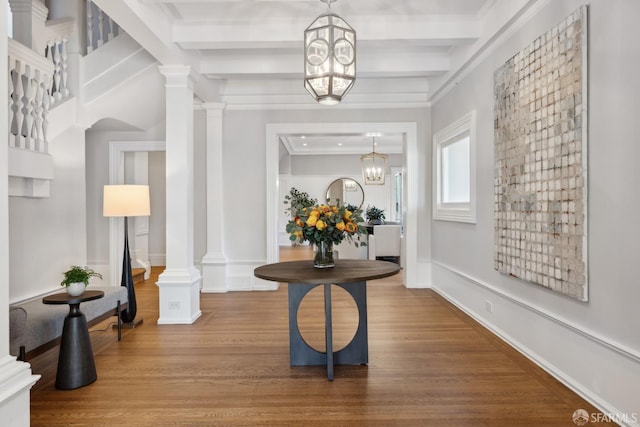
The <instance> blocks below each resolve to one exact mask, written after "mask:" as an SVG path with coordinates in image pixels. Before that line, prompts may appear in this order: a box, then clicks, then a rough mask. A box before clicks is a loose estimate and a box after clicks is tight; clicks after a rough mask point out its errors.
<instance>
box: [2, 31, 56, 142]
mask: <svg viewBox="0 0 640 427" xmlns="http://www.w3.org/2000/svg"><path fill="white" fill-rule="evenodd" d="M8 42H9V43H8V53H9V146H10V147H13V148H19V149H23V150H29V151H36V152H40V153H48V152H49V143H48V141H47V126H48V119H47V117H48V115H49V108H50V107H51V102H52V96H51V95H50V87H51V83H52V81H53V72H54V65H53V63H51V62H50V61H48V60H47V58H45V57H44V56H42V55H39V54H38V53H36V52H34V51H33V50H31V49H30V48H28V47H26V46H24V45H23V44H21V43H19V42H17V41H15V40H12V39H9V40H8Z"/></svg>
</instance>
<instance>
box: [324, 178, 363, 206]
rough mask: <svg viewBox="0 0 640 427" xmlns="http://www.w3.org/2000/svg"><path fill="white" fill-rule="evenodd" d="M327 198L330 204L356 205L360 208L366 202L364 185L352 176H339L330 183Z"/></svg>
mask: <svg viewBox="0 0 640 427" xmlns="http://www.w3.org/2000/svg"><path fill="white" fill-rule="evenodd" d="M327 200H328V201H329V204H332V205H334V204H337V203H338V200H340V204H341V205H355V206H357V207H358V208H361V207H362V203H364V190H363V189H362V186H361V185H360V184H359V183H358V182H357V181H355V180H353V179H351V178H338V179H336V180H335V181H333V182H332V183H331V184H329V187H328V188H327Z"/></svg>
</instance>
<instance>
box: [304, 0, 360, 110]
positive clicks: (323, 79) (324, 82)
mask: <svg viewBox="0 0 640 427" xmlns="http://www.w3.org/2000/svg"><path fill="white" fill-rule="evenodd" d="M321 1H322V2H324V3H327V4H328V5H329V11H328V12H327V13H325V14H324V15H320V16H319V17H317V18H316V20H315V21H313V22H312V23H311V25H309V27H308V28H307V29H306V30H305V32H304V52H305V53H304V87H305V88H306V89H307V91H308V92H309V93H310V94H311V95H312V96H313V97H314V99H315V100H316V101H317V102H319V103H320V104H325V105H334V104H338V103H339V102H340V101H341V100H342V98H343V97H344V96H345V95H346V94H347V92H349V90H350V89H351V87H353V83H354V82H355V80H356V32H355V31H354V29H353V28H351V27H350V26H349V24H347V23H346V21H345V20H344V19H342V18H341V17H339V16H338V15H336V14H335V13H333V12H331V3H332V2H333V1H335V0H321Z"/></svg>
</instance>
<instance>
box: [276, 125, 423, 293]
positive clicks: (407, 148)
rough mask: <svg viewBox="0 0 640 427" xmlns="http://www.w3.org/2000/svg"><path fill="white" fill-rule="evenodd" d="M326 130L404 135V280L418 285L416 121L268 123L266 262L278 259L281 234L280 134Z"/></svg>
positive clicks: (322, 131) (407, 284)
mask: <svg viewBox="0 0 640 427" xmlns="http://www.w3.org/2000/svg"><path fill="white" fill-rule="evenodd" d="M327 129H331V131H332V132H337V133H367V132H376V133H382V134H384V133H395V134H402V135H403V140H404V144H403V145H404V167H405V184H406V186H407V188H406V194H407V198H406V200H405V202H406V205H405V206H406V208H405V209H406V210H405V212H406V215H405V218H404V226H405V238H404V239H403V244H404V246H405V247H404V252H403V253H405V254H406V257H405V258H406V259H405V264H404V266H405V271H404V279H405V283H404V284H405V286H406V287H408V288H414V287H419V285H418V261H417V257H418V254H417V252H418V233H417V228H418V182H419V179H418V174H419V170H418V136H417V124H416V123H414V122H411V123H403V122H390V123H269V124H267V127H266V159H265V161H266V174H267V176H266V211H267V212H266V214H267V218H266V220H267V221H266V224H267V262H268V263H274V262H278V258H279V247H278V243H279V236H278V218H279V211H278V209H279V207H280V203H279V202H280V201H279V199H278V195H279V182H278V181H279V161H278V154H279V143H280V135H287V134H305V135H312V134H326V133H327Z"/></svg>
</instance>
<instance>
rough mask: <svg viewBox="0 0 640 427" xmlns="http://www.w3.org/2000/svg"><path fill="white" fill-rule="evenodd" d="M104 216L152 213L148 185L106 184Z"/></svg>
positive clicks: (145, 214)
mask: <svg viewBox="0 0 640 427" xmlns="http://www.w3.org/2000/svg"><path fill="white" fill-rule="evenodd" d="M102 214H103V215H104V216H148V215H151V206H150V201H149V186H148V185H105V186H104V197H103V209H102Z"/></svg>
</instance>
